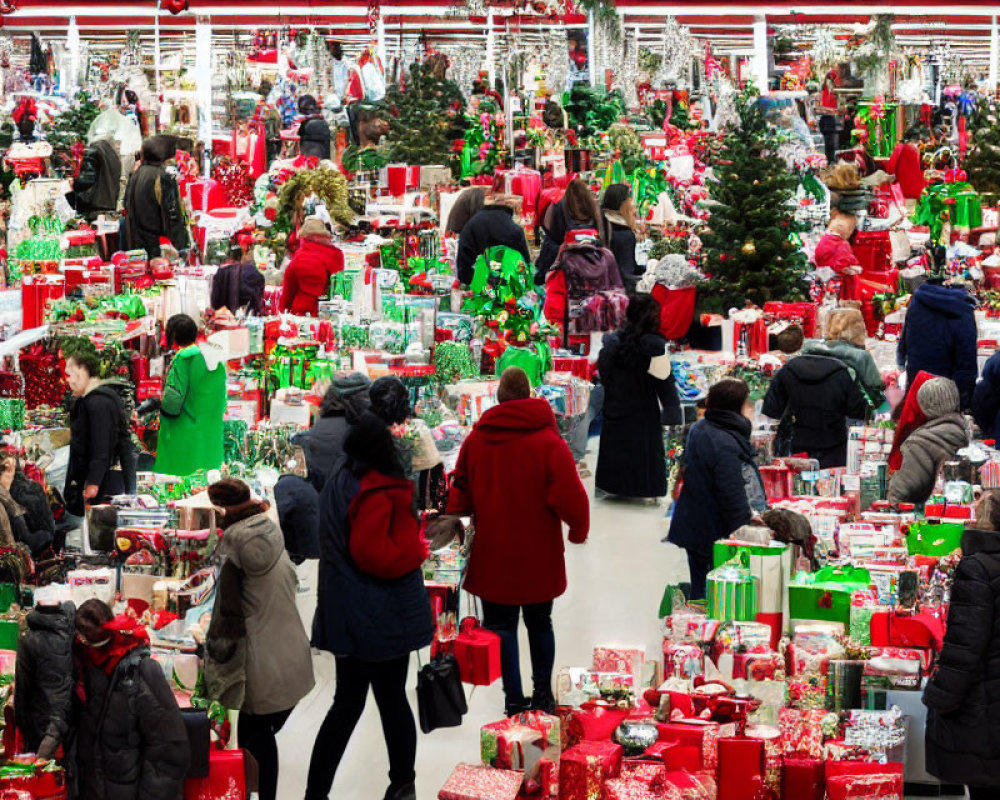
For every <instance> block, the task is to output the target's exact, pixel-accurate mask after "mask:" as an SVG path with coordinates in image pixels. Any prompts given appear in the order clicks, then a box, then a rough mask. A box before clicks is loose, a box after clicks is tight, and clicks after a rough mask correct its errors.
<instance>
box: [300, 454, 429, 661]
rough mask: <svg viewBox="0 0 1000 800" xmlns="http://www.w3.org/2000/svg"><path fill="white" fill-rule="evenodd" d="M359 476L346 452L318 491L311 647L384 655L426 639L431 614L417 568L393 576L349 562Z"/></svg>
mask: <svg viewBox="0 0 1000 800" xmlns="http://www.w3.org/2000/svg"><path fill="white" fill-rule="evenodd" d="M360 485H361V481H360V478H359V477H358V475H356V474H355V470H354V469H353V468H352V466H351V465H350V464H349V462H348V459H347V457H344V458H342V459H341V460H340V462H339V463H338V464H337V466H336V467H335V468H334V470H333V472H332V474H331V475H330V478H329V479H328V480H327V482H326V486H325V487H324V488H323V493H322V495H321V497H320V542H319V545H320V561H319V586H318V591H317V596H316V616H315V617H314V618H313V635H312V644H313V647H317V648H319V649H320V650H327V651H329V652H331V653H333V654H334V655H337V656H351V657H353V658H357V659H360V660H362V661H389V660H391V659H394V658H399V657H400V656H405V655H407V654H408V653H412V652H413V651H414V650H419V649H420V648H422V647H426V646H427V645H429V644H430V643H431V639H433V637H434V620H433V618H432V616H431V612H430V603H429V602H428V599H427V590H426V589H425V588H424V578H423V575H422V574H421V572H420V570H419V569H416V570H414V571H413V572H411V573H409V574H408V575H404V576H403V577H402V578H397V579H396V580H382V579H379V578H374V577H372V576H371V575H367V574H365V573H363V572H361V570H359V569H358V568H357V567H356V566H355V565H354V563H353V560H352V559H351V555H350V537H351V536H359V535H362V536H363V535H364V531H351V530H350V529H349V520H348V511H349V509H350V505H351V501H352V500H353V499H354V497H355V496H356V495H357V493H358V491H359V489H360Z"/></svg>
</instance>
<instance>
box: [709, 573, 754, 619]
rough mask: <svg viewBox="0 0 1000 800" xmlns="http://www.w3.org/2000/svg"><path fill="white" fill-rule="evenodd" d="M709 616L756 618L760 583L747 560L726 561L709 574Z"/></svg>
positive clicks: (714, 617) (713, 617)
mask: <svg viewBox="0 0 1000 800" xmlns="http://www.w3.org/2000/svg"><path fill="white" fill-rule="evenodd" d="M707 584H708V615H709V617H711V618H712V619H717V620H722V621H727V620H742V621H749V620H753V619H754V618H755V617H756V616H757V600H758V591H759V588H760V582H759V581H758V579H757V577H756V576H755V575H754V574H753V573H752V572H751V571H750V569H749V567H747V566H746V564H745V559H744V560H743V561H742V562H741V561H734V562H730V563H726V564H723V565H722V566H721V567H716V568H715V569H713V570H712V571H711V572H709V573H708V578H707Z"/></svg>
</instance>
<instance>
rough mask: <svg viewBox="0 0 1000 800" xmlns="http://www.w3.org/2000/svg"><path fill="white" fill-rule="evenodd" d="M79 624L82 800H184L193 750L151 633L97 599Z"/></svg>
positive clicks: (82, 612)
mask: <svg viewBox="0 0 1000 800" xmlns="http://www.w3.org/2000/svg"><path fill="white" fill-rule="evenodd" d="M75 623H76V641H75V642H74V661H75V663H76V668H77V675H78V682H77V689H76V695H77V700H78V702H79V725H78V748H77V761H78V771H79V780H80V787H79V788H80V792H79V798H80V800H139V798H142V800H180V798H181V796H182V793H183V788H184V778H185V776H186V775H187V770H188V764H189V763H190V759H191V752H190V745H189V743H188V735H187V730H186V729H185V726H184V720H183V718H182V717H181V712H180V709H179V708H178V707H177V701H176V699H175V698H174V695H173V692H171V690H170V686H169V685H168V684H167V679H166V677H165V676H164V674H163V670H162V668H161V667H160V666H159V665H158V664H156V663H155V662H154V661H152V660H151V659H150V657H149V635H148V634H147V633H146V629H145V628H143V627H142V626H141V625H140V624H139V623H137V622H136V621H135V620H134V619H132V618H131V617H127V616H124V615H119V616H115V615H114V613H113V612H112V610H111V609H110V608H109V607H108V605H107V604H106V603H104V602H103V601H101V600H98V599H96V598H93V599H91V600H87V601H86V602H85V603H83V604H82V605H81V606H80V608H79V609H77V612H76V620H75Z"/></svg>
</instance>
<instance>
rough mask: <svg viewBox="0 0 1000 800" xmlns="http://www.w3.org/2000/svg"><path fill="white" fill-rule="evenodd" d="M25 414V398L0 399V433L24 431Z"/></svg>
mask: <svg viewBox="0 0 1000 800" xmlns="http://www.w3.org/2000/svg"><path fill="white" fill-rule="evenodd" d="M24 412H25V405H24V398H22V397H3V398H0V431H23V430H24Z"/></svg>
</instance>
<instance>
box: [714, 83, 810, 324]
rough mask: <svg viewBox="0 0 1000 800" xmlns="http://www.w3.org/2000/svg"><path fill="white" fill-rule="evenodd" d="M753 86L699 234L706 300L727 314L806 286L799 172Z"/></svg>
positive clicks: (725, 146)
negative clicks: (781, 150)
mask: <svg viewBox="0 0 1000 800" xmlns="http://www.w3.org/2000/svg"><path fill="white" fill-rule="evenodd" d="M757 99H758V98H757V93H756V91H754V90H751V91H749V92H746V93H744V94H742V95H740V96H739V97H737V98H736V111H737V119H738V121H739V125H738V126H736V125H734V126H733V127H732V128H730V129H729V130H728V131H726V133H725V135H724V137H723V139H722V143H721V147H720V148H719V151H718V155H717V157H716V160H715V162H714V164H713V168H714V172H715V181H714V182H713V183H711V184H710V185H709V196H710V199H711V201H712V202H711V209H710V210H711V218H710V219H709V228H710V230H708V231H706V232H705V233H704V234H702V235H701V240H702V244H703V246H704V247H703V252H704V259H705V261H704V264H703V267H704V271H705V273H706V274H707V275H709V276H710V277H709V278H708V279H707V280H705V281H703V282H702V283H701V284H700V287H699V288H700V291H699V295H700V298H701V305H702V307H703V308H705V309H706V310H714V311H719V312H721V313H725V312H726V311H728V310H729V309H730V308H732V307H736V308H742V307H743V306H744V305H745V303H746V302H747V301H749V302H751V303H754V304H756V305H763V304H764V303H766V302H767V301H769V300H796V299H799V298H801V297H802V295H803V291H804V289H805V285H804V283H803V281H802V276H803V274H804V273H805V271H806V269H807V266H808V265H807V261H806V256H805V254H804V253H803V252H802V251H801V249H800V248H799V247H798V245H797V244H795V243H793V242H792V239H791V235H792V234H793V233H794V232H796V231H797V230H798V227H797V224H796V222H795V220H794V216H793V213H794V209H793V207H792V206H791V205H790V203H789V201H790V200H791V198H792V196H793V195H794V193H795V191H796V188H797V187H798V185H799V177H798V175H796V174H795V173H794V172H792V171H790V170H789V169H788V166H787V165H786V163H785V161H784V160H783V159H782V158H781V157H779V155H778V152H777V149H778V145H779V144H780V141H781V140H780V138H778V137H779V135H778V134H776V133H775V132H774V130H773V129H771V128H769V126H768V123H767V120H766V119H765V117H764V114H763V112H762V110H761V108H760V106H759V105H758V103H757Z"/></svg>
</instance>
